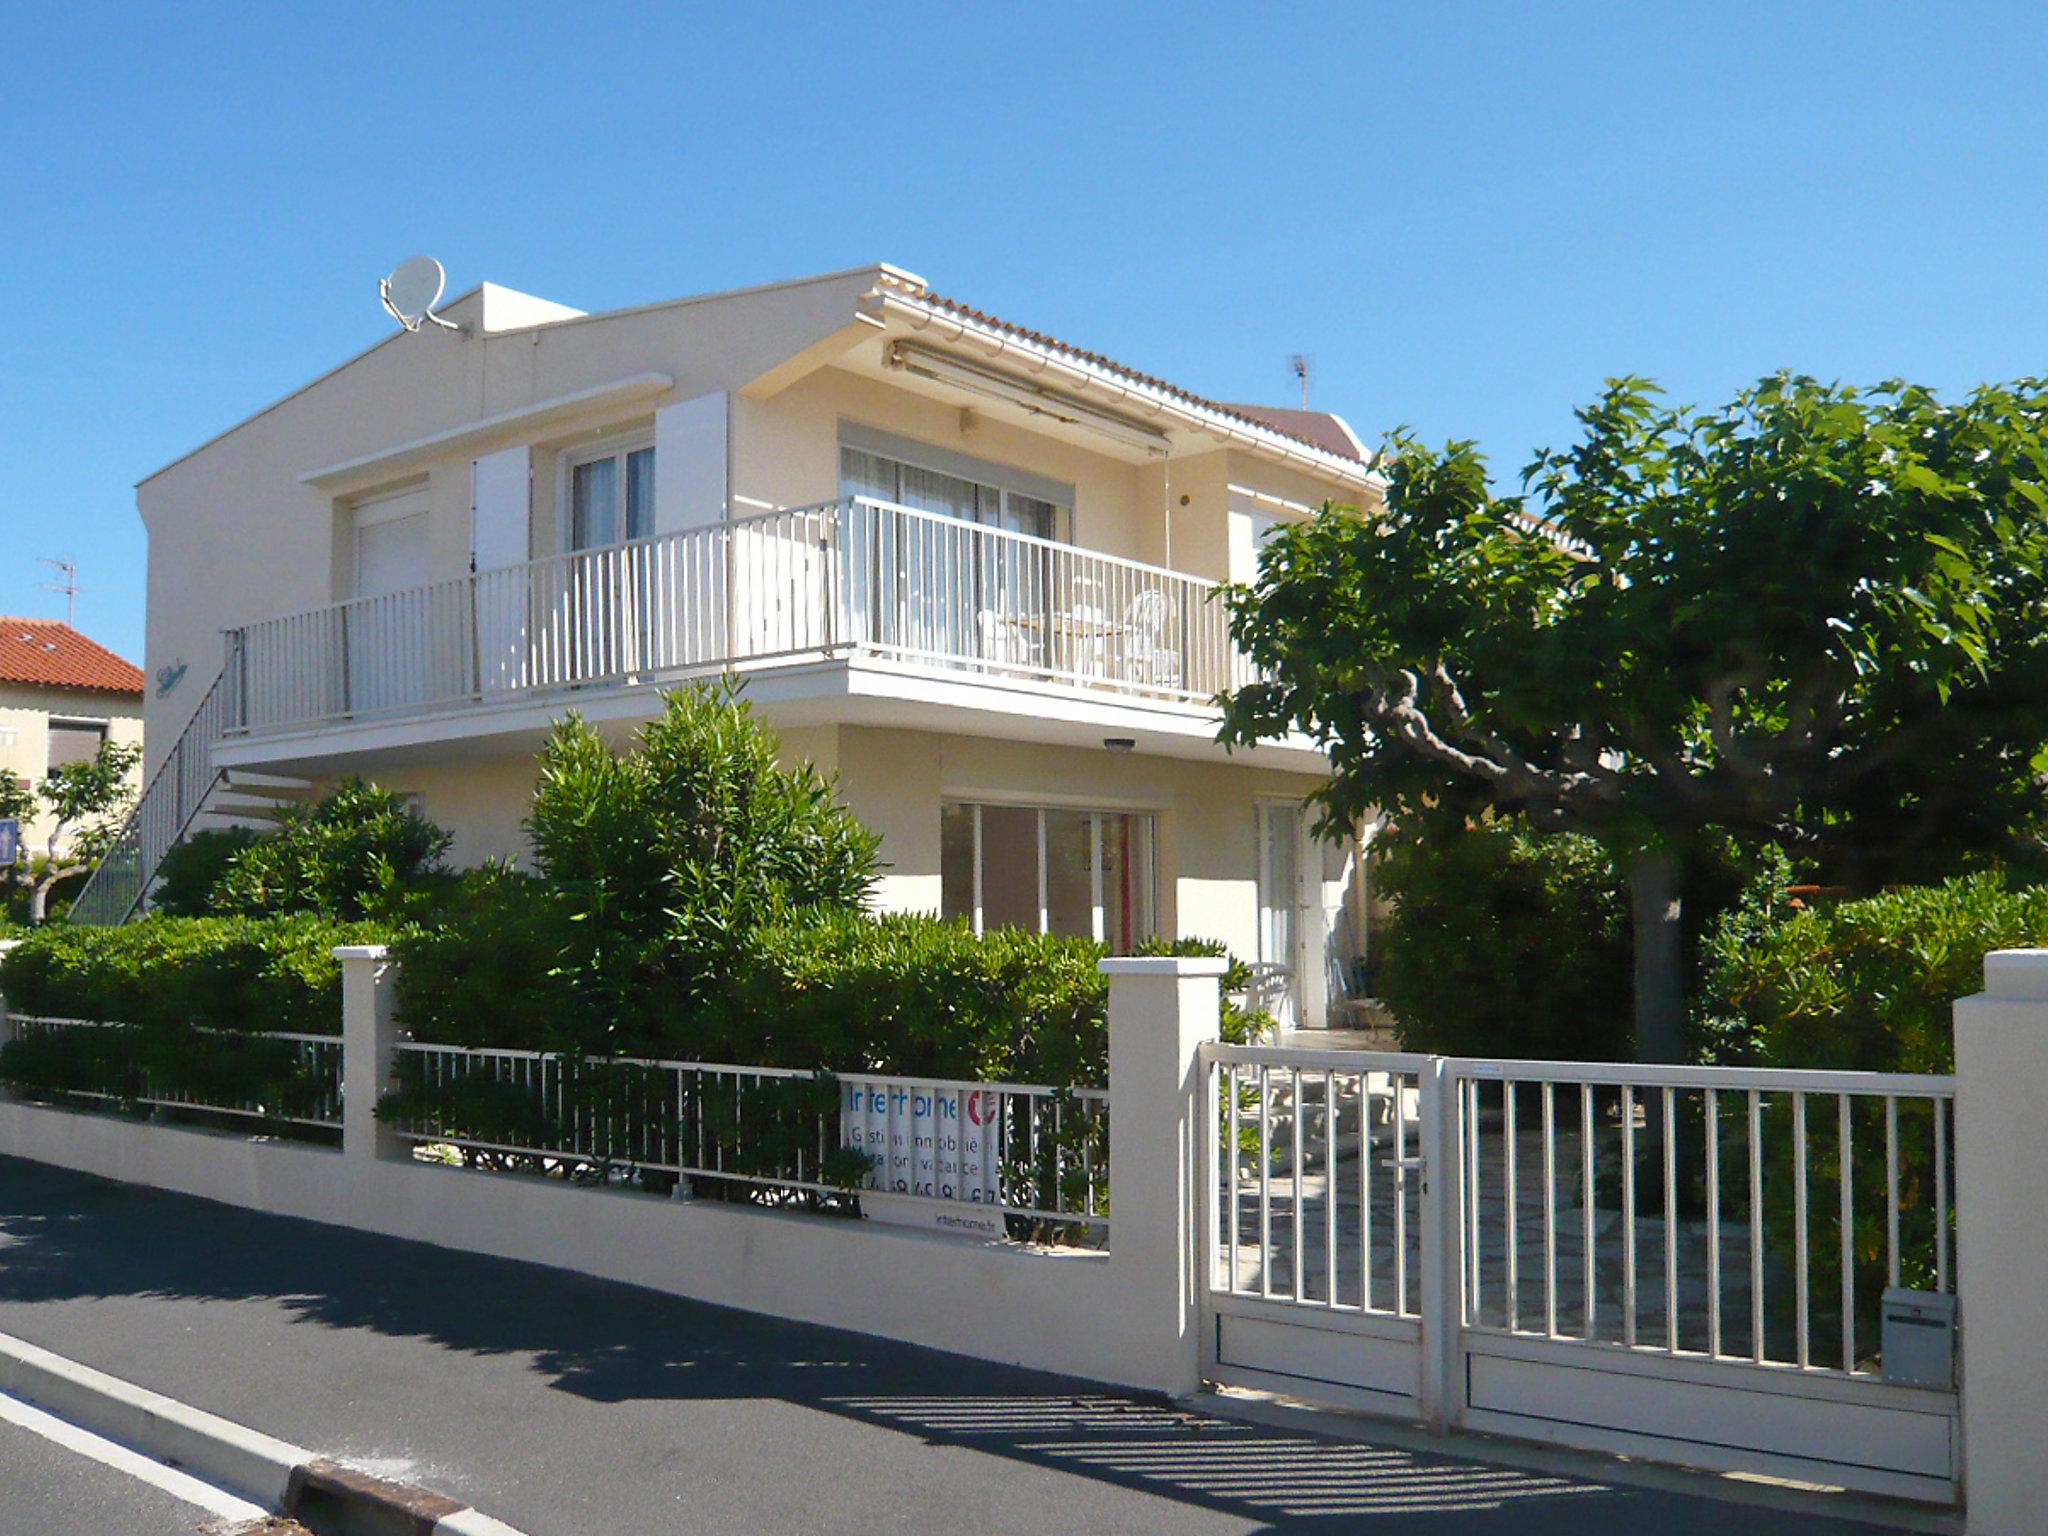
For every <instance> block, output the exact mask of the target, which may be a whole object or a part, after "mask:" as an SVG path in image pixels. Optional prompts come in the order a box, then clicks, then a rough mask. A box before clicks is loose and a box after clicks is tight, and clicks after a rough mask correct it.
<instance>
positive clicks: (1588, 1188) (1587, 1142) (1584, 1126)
mask: <svg viewBox="0 0 2048 1536" xmlns="http://www.w3.org/2000/svg"><path fill="white" fill-rule="evenodd" d="M1593 1153H1594V1144H1593V1085H1592V1084H1591V1083H1581V1084H1579V1226H1580V1229H1581V1230H1580V1233H1579V1243H1580V1246H1581V1248H1582V1249H1583V1250H1584V1251H1583V1252H1582V1253H1581V1254H1580V1262H1581V1263H1582V1264H1584V1265H1585V1293H1586V1315H1585V1318H1584V1319H1583V1321H1582V1322H1581V1325H1580V1328H1579V1332H1580V1334H1581V1335H1582V1336H1583V1337H1585V1338H1588V1339H1590V1338H1592V1337H1594V1336H1595V1332H1596V1329H1595V1325H1594V1314H1595V1312H1596V1310H1597V1307H1598V1303H1597V1300H1596V1298H1597V1296H1598V1292H1597V1291H1596V1290H1595V1289H1594V1285H1593V1226H1594V1224H1593V1204H1594V1195H1595V1190H1594V1187H1593Z"/></svg>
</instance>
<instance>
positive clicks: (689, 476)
mask: <svg viewBox="0 0 2048 1536" xmlns="http://www.w3.org/2000/svg"><path fill="white" fill-rule="evenodd" d="M730 401H731V397H730V396H728V395H725V394H723V393H719V394H711V395H699V396H697V398H696V399H694V400H678V401H676V402H675V404H673V405H664V406H663V407H661V409H660V410H658V411H656V412H655V413H654V531H655V532H656V533H679V532H681V531H682V530H683V529H685V528H701V527H703V526H704V525H705V524H707V523H718V522H723V521H724V520H725V496H726V487H725V454H726V432H727V426H728V420H729V411H730Z"/></svg>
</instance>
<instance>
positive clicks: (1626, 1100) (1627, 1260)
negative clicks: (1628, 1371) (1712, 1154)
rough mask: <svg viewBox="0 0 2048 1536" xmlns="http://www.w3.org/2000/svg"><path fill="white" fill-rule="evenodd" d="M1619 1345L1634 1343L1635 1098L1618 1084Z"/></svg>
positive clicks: (1627, 1087) (1631, 1091) (1633, 1092)
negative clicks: (1619, 1210) (1619, 1167)
mask: <svg viewBox="0 0 2048 1536" xmlns="http://www.w3.org/2000/svg"><path fill="white" fill-rule="evenodd" d="M1621 1342H1622V1343H1623V1344H1626V1345H1628V1346H1629V1347H1630V1348H1634V1347H1635V1342H1636V1096H1635V1090H1634V1089H1632V1088H1631V1087H1629V1085H1628V1084H1627V1083H1623V1084H1622V1085H1621Z"/></svg>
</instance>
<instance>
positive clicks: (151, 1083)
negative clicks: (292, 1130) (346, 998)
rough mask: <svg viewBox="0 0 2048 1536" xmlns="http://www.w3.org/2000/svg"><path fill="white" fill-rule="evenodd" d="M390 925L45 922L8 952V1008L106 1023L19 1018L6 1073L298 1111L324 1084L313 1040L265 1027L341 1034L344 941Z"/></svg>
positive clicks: (4, 1053)
mask: <svg viewBox="0 0 2048 1536" xmlns="http://www.w3.org/2000/svg"><path fill="white" fill-rule="evenodd" d="M387 936H388V933H387V930H386V929H384V928H383V927H381V926H379V925H376V924H370V923H363V922H354V923H341V922H335V921H332V920H330V919H326V918H320V917H313V916H296V917H284V918H219V917H202V918H181V917H147V918H143V919H141V920H139V921H136V922H133V923H128V924H126V925H124V926H121V927H117V928H97V927H75V928H74V927H70V926H66V925H61V924H57V925H46V926H44V927H41V928H38V929H36V930H35V931H34V932H33V933H31V934H29V935H28V936H27V937H25V938H24V939H23V940H22V941H21V942H20V943H19V944H18V945H17V946H16V947H15V948H14V949H13V950H12V951H11V952H10V953H9V954H8V955H7V956H6V958H5V959H4V960H0V994H4V995H5V997H6V999H7V1006H8V1009H9V1011H10V1012H12V1013H15V1014H20V1015H25V1016H29V1017H39V1018H60V1019H84V1020H89V1021H92V1022H94V1023H96V1024H100V1025H105V1026H107V1027H104V1028H85V1029H65V1030H60V1031H45V1030H36V1029H30V1030H27V1031H24V1032H22V1033H21V1035H20V1036H19V1037H18V1038H16V1039H13V1040H10V1041H8V1042H7V1044H6V1045H4V1046H0V1081H4V1082H5V1083H7V1084H8V1085H9V1086H10V1087H12V1088H14V1089H16V1090H17V1091H20V1092H27V1093H33V1094H38V1095H56V1096H60V1097H61V1096H64V1095H79V1094H88V1095H93V1096H95V1097H98V1098H106V1099H111V1100H113V1101H115V1102H116V1103H126V1104H133V1103H139V1102H140V1101H141V1100H142V1099H144V1098H145V1097H163V1096H165V1095H166V1094H186V1095H190V1096H192V1097H195V1098H198V1099H201V1100H204V1101H206V1102H208V1103H213V1104H219V1105H241V1104H258V1105H262V1106H264V1108H265V1109H266V1110H268V1111H269V1112H270V1113H272V1114H275V1115H280V1116H290V1115H297V1114H301V1113H303V1112H304V1111H305V1108H306V1106H307V1105H308V1104H310V1103H311V1102H313V1101H314V1100H315V1099H317V1098H318V1097H319V1096H320V1095H321V1094H322V1093H324V1092H326V1091H327V1085H326V1084H325V1082H324V1081H322V1080H320V1079H318V1078H316V1077H315V1076H312V1075H310V1074H309V1073H308V1071H307V1069H306V1064H305V1060H304V1056H303V1053H301V1052H299V1051H298V1050H297V1049H296V1048H295V1047H293V1046H292V1045H291V1044H290V1043H288V1042H283V1041H278V1040H274V1039H268V1038H265V1037H266V1036H267V1035H269V1034H271V1033H273V1032H277V1031H284V1032H289V1033H297V1034H320V1035H338V1034H339V1033H340V1030H341V967H340V963H339V962H338V961H336V960H335V958H334V955H333V950H334V947H335V946H336V945H338V944H362V943H372V942H377V941H379V940H382V939H384V938H386V937H387Z"/></svg>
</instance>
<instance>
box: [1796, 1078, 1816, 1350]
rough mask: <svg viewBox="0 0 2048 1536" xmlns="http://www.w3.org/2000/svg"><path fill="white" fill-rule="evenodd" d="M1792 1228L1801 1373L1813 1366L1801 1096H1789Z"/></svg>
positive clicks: (1798, 1094) (1804, 1123)
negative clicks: (1809, 1335) (1790, 1107)
mask: <svg viewBox="0 0 2048 1536" xmlns="http://www.w3.org/2000/svg"><path fill="white" fill-rule="evenodd" d="M1792 1226H1793V1233H1794V1240H1793V1258H1794V1261H1795V1265H1796V1268H1795V1269H1794V1272H1793V1279H1794V1281H1795V1286H1794V1293H1795V1296H1796V1299H1797V1306H1798V1310H1799V1365H1800V1368H1801V1369H1802V1370H1803V1369H1805V1368H1806V1367H1807V1366H1810V1365H1811V1364H1812V1363H1813V1350H1812V1341H1811V1339H1810V1338H1809V1337H1808V1334H1809V1331H1810V1330H1809V1322H1810V1320H1809V1318H1808V1316H1807V1302H1808V1300H1809V1297H1808V1294H1807V1293H1808V1289H1809V1276H1808V1274H1807V1269H1808V1266H1809V1264H1810V1263H1811V1258H1810V1255H1809V1253H1808V1251H1807V1243H1806V1095H1805V1094H1804V1093H1800V1092H1795V1093H1794V1094H1793V1095H1792Z"/></svg>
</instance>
